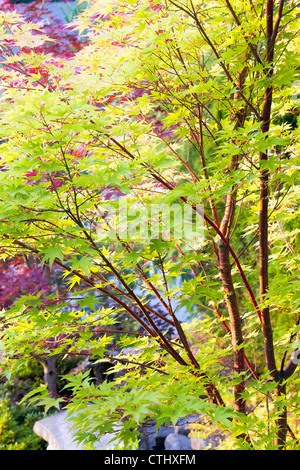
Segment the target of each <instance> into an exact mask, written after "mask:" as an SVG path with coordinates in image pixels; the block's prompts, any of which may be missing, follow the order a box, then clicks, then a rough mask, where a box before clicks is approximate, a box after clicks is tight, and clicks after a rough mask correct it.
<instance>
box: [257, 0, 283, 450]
mask: <svg viewBox="0 0 300 470" xmlns="http://www.w3.org/2000/svg"><path fill="white" fill-rule="evenodd" d="M283 4H284V1H283V0H280V2H279V5H278V13H277V18H276V21H275V25H274V0H267V7H266V16H267V18H266V30H267V51H266V63H267V65H268V67H267V68H266V69H265V70H264V73H265V75H266V77H267V79H268V80H271V79H272V77H273V74H274V45H275V41H276V37H277V34H278V28H279V24H280V19H281V16H282V11H283ZM272 93H273V87H272V84H270V85H268V86H267V88H266V90H265V95H264V104H263V113H262V125H261V130H262V132H264V133H268V132H269V129H270V121H271V109H272V98H273V97H272ZM267 161H268V153H267V152H261V153H260V206H259V277H260V300H261V302H262V304H263V307H262V311H261V312H262V330H263V336H264V348H265V360H266V366H267V369H268V371H269V372H270V375H271V377H272V378H273V379H274V380H275V381H277V382H278V386H277V390H276V392H277V396H278V397H280V395H282V394H285V393H286V387H285V386H282V384H281V383H280V373H279V372H278V370H277V367H276V361H275V353H274V343H273V332H272V324H271V316H270V308H269V305H268V298H267V295H268V288H269V274H268V273H269V246H268V231H269V228H268V205H269V190H268V183H269V171H268V169H267V167H266V166H265V163H266V162H267ZM266 302H267V304H266ZM276 424H277V425H278V432H277V437H276V439H275V444H277V445H278V446H279V448H280V449H283V448H284V446H285V440H286V434H287V410H286V409H284V410H283V411H282V412H281V413H280V416H279V418H278V420H277V421H276Z"/></svg>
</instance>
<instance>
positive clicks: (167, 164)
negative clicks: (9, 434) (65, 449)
mask: <svg viewBox="0 0 300 470" xmlns="http://www.w3.org/2000/svg"><path fill="white" fill-rule="evenodd" d="M71 25H72V27H74V28H76V29H77V30H78V31H79V33H80V34H82V35H83V36H84V37H85V38H86V42H87V44H86V46H85V47H83V48H82V49H81V50H79V51H78V52H76V53H75V54H73V55H71V56H70V57H66V58H59V59H58V58H57V57H55V55H53V54H48V53H47V52H43V45H44V44H46V43H47V41H48V42H49V38H48V37H47V36H46V35H45V34H44V33H43V32H42V31H41V30H40V28H39V26H38V25H35V24H33V23H31V22H28V21H26V20H24V18H22V16H20V15H18V14H17V13H16V12H11V11H8V12H1V13H0V28H1V29H0V37H1V46H0V49H1V53H0V55H1V57H0V60H1V62H0V66H1V72H0V73H1V90H2V94H1V115H0V137H1V139H2V140H1V145H0V148H1V153H0V160H1V163H0V164H1V172H0V179H1V185H0V221H1V224H0V237H1V256H2V257H4V258H7V257H16V256H19V255H26V256H30V257H33V258H34V259H36V260H38V261H40V262H43V263H47V264H48V265H49V267H50V268H53V266H57V267H59V268H60V270H61V273H62V276H63V277H64V279H65V280H66V282H67V283H68V285H69V287H70V289H71V288H74V286H75V287H76V289H77V294H78V301H77V303H76V306H75V307H74V308H73V309H68V308H66V300H65V299H59V298H58V297H57V295H56V293H53V294H50V295H46V300H45V298H43V299H42V298H41V297H40V295H39V294H30V295H24V296H22V297H21V298H20V299H18V300H17V301H16V302H15V303H14V305H13V306H11V307H10V308H8V309H6V310H5V311H3V312H2V314H1V322H2V330H1V335H2V341H3V343H4V344H5V353H6V354H5V360H6V364H4V365H3V370H4V373H5V374H6V376H7V377H9V376H10V374H13V373H15V372H16V371H17V370H18V367H20V365H21V364H23V363H24V362H26V361H30V360H31V359H32V358H33V357H35V356H37V355H39V354H48V355H50V356H51V355H55V354H58V353H60V354H77V355H88V356H89V357H91V358H92V359H94V360H95V361H101V360H107V359H110V360H112V361H113V363H114V367H113V370H114V371H115V372H116V371H122V374H121V377H119V378H118V379H116V380H115V381H113V382H104V383H103V384H101V385H100V386H99V387H96V386H95V385H94V384H93V383H91V381H90V379H89V377H88V376H87V375H84V374H83V375H82V374H79V375H78V376H69V377H68V380H69V385H68V387H69V388H71V389H72V394H73V395H72V399H70V400H69V401H68V403H67V405H66V406H67V409H68V410H69V411H70V412H71V413H72V412H74V411H81V413H80V414H78V415H76V418H74V420H75V424H79V423H80V426H79V429H80V430H79V431H78V439H79V440H81V441H83V442H84V443H86V444H87V445H92V443H93V442H94V441H95V440H96V439H97V436H96V434H95V433H96V432H100V433H104V432H109V431H111V430H112V429H113V427H114V425H115V424H116V423H118V424H120V430H119V436H120V438H121V439H122V440H123V442H124V443H125V445H127V446H129V445H130V443H131V442H133V441H134V440H135V439H136V438H137V436H138V425H139V424H141V423H143V422H145V421H147V420H150V419H156V420H157V424H158V425H159V424H161V423H164V422H169V421H171V422H172V423H176V421H177V419H178V418H179V417H182V416H186V415H188V414H190V413H195V412H196V413H202V414H203V416H205V417H206V419H207V420H208V421H209V422H211V423H212V424H213V425H216V426H221V427H222V428H223V429H224V430H225V431H226V433H229V434H230V436H231V437H232V445H233V446H237V447H238V448H242V449H246V448H251V447H252V448H259V449H271V448H280V449H282V448H297V446H298V447H299V444H298V441H297V438H296V436H295V433H294V431H293V426H292V423H293V421H294V419H296V418H297V407H298V403H299V392H298V390H299V384H298V382H299V379H297V375H296V374H295V372H296V368H297V364H298V362H299V358H298V352H299V339H298V333H299V330H300V327H299V293H298V289H297V287H298V286H299V276H298V272H299V265H298V248H299V225H298V224H297V219H298V218H299V205H298V193H299V191H298V186H297V178H298V177H299V165H298V161H299V160H298V157H299V139H298V137H299V128H298V122H299V118H298V115H299V96H298V93H299V84H300V81H299V67H300V63H299V55H298V50H299V42H300V40H299V32H298V30H299V13H298V4H297V3H296V2H293V1H283V0H280V1H277V2H274V1H271V0H267V2H265V1H262V0H253V1H249V0H233V1H227V0H224V1H223V0H222V1H210V2H206V1H203V0H195V1H192V0H184V1H182V2H181V1H180V2H177V1H176V0H175V1H173V0H166V1H165V2H158V1H156V0H139V1H137V0H131V1H129V2H126V3H123V2H121V1H119V0H111V1H106V2H102V1H100V0H93V1H90V2H89V6H88V7H87V8H86V9H85V10H84V11H83V12H82V13H81V14H80V15H79V16H78V18H77V19H75V20H74V21H73V22H72V24H71ZM86 306H88V307H89V313H88V314H87V313H86ZM182 311H184V312H188V313H189V317H188V318H185V319H184V321H183V319H182V318H181V316H180V315H181V312H182ZM120 321H121V322H122V326H123V333H122V332H121V331H120V330H118V329H117V328H116V325H117V324H118V323H119V322H120ZM124 325H125V326H126V328H124ZM124 330H125V331H124ZM128 348H131V349H132V348H133V349H134V350H133V352H132V353H131V355H128ZM124 390H126V392H124ZM38 392H39V394H38V395H36V394H37V393H38ZM29 395H30V396H29V398H30V397H31V400H42V402H43V403H45V405H46V409H48V408H49V407H50V406H53V404H54V405H57V406H59V404H60V403H61V402H62V401H63V398H62V397H57V398H55V399H53V398H51V397H48V396H47V394H46V391H45V387H40V389H39V390H34V391H32V392H31V393H30V394H29ZM41 396H42V398H41ZM270 400H271V401H272V406H271V407H270V406H269V405H268V402H269V401H270ZM76 420H77V421H76ZM266 428H267V429H268V432H267V433H266Z"/></svg>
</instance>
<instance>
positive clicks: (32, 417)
mask: <svg viewBox="0 0 300 470" xmlns="http://www.w3.org/2000/svg"><path fill="white" fill-rule="evenodd" d="M42 417H43V413H42V411H40V410H37V409H36V408H34V407H32V406H25V405H14V406H12V404H11V402H10V400H9V399H8V398H2V399H1V400H0V450H45V449H46V446H47V443H46V442H45V441H44V440H43V439H41V438H40V437H38V436H37V435H36V434H35V433H34V431H33V426H34V423H35V422H36V421H38V420H39V419H41V418H42Z"/></svg>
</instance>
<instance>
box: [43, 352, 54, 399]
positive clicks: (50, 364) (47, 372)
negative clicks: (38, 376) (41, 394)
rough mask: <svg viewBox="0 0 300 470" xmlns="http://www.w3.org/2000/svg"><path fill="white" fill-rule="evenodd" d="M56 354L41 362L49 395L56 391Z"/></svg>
mask: <svg viewBox="0 0 300 470" xmlns="http://www.w3.org/2000/svg"><path fill="white" fill-rule="evenodd" d="M56 362H57V356H51V357H48V358H47V359H45V361H43V362H42V365H43V368H44V382H45V384H47V390H48V392H49V394H50V395H55V394H56V393H57V382H56V379H57V369H56Z"/></svg>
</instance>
